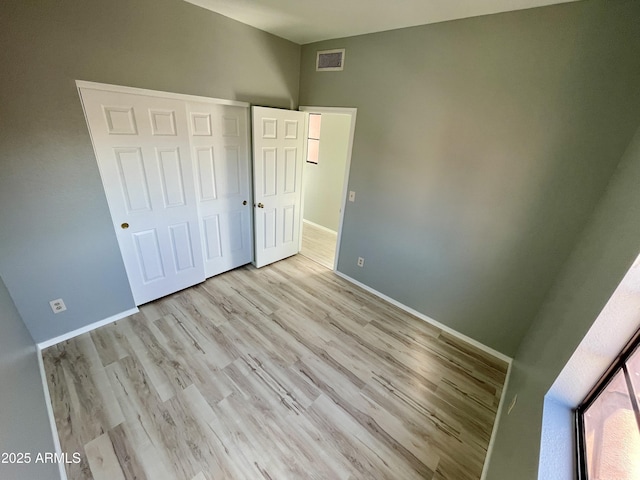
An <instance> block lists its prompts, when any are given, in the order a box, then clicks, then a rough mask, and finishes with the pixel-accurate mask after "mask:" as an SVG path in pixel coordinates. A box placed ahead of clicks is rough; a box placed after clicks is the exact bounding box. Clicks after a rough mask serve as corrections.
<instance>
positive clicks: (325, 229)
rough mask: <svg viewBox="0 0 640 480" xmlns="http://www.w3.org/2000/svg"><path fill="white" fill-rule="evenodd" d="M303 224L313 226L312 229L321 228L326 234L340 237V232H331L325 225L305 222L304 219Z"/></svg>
mask: <svg viewBox="0 0 640 480" xmlns="http://www.w3.org/2000/svg"><path fill="white" fill-rule="evenodd" d="M302 223H306V224H307V225H311V226H312V227H316V228H319V229H320V230H324V231H325V232H329V233H333V234H334V235H338V232H336V231H335V230H331V229H330V228H328V227H325V226H324V225H319V224H317V223H313V222H310V221H309V220H304V219H302Z"/></svg>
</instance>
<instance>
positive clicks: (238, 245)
mask: <svg viewBox="0 0 640 480" xmlns="http://www.w3.org/2000/svg"><path fill="white" fill-rule="evenodd" d="M187 109H188V117H189V125H190V136H191V139H190V140H191V144H192V146H193V151H194V158H195V159H196V161H195V165H196V178H197V198H198V209H199V211H200V215H201V219H202V220H201V236H202V244H203V245H204V248H205V271H206V276H207V277H210V276H213V275H217V274H219V273H222V272H225V271H227V270H231V269H232V268H236V267H239V266H241V265H245V264H247V263H250V262H252V261H253V243H252V215H251V207H250V205H251V173H250V166H251V165H250V161H249V133H248V118H247V117H248V109H246V108H244V107H236V106H230V105H217V104H205V103H189V104H187ZM232 218H233V219H235V220H234V221H231V219H232Z"/></svg>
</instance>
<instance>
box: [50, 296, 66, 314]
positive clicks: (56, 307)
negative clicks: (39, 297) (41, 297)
mask: <svg viewBox="0 0 640 480" xmlns="http://www.w3.org/2000/svg"><path fill="white" fill-rule="evenodd" d="M49 305H51V310H53V313H60V312H64V311H65V310H66V309H67V306H66V305H65V304H64V302H63V301H62V299H61V298H59V299H57V300H51V301H50V302H49Z"/></svg>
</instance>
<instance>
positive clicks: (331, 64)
mask: <svg viewBox="0 0 640 480" xmlns="http://www.w3.org/2000/svg"><path fill="white" fill-rule="evenodd" d="M340 70H344V48H337V49H334V50H321V51H319V52H317V55H316V71H317V72H337V71H340Z"/></svg>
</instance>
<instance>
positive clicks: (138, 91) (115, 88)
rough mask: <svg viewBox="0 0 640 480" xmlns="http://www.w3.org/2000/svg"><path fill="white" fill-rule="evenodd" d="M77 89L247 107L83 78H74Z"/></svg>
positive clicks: (217, 99) (243, 104) (195, 96)
mask: <svg viewBox="0 0 640 480" xmlns="http://www.w3.org/2000/svg"><path fill="white" fill-rule="evenodd" d="M76 87H77V88H78V89H81V88H84V89H90V90H104V91H108V92H117V93H130V94H133V95H145V96H147V97H162V98H173V99H176V100H185V101H188V102H203V103H217V104H219V105H232V106H235V107H249V104H248V103H247V102H239V101H236V100H226V99H224V98H213V97H201V96H198V95H188V94H186V93H174V92H163V91H160V90H148V89H146V88H136V87H126V86H124V85H110V84H108V83H96V82H87V81H85V80H76Z"/></svg>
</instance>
